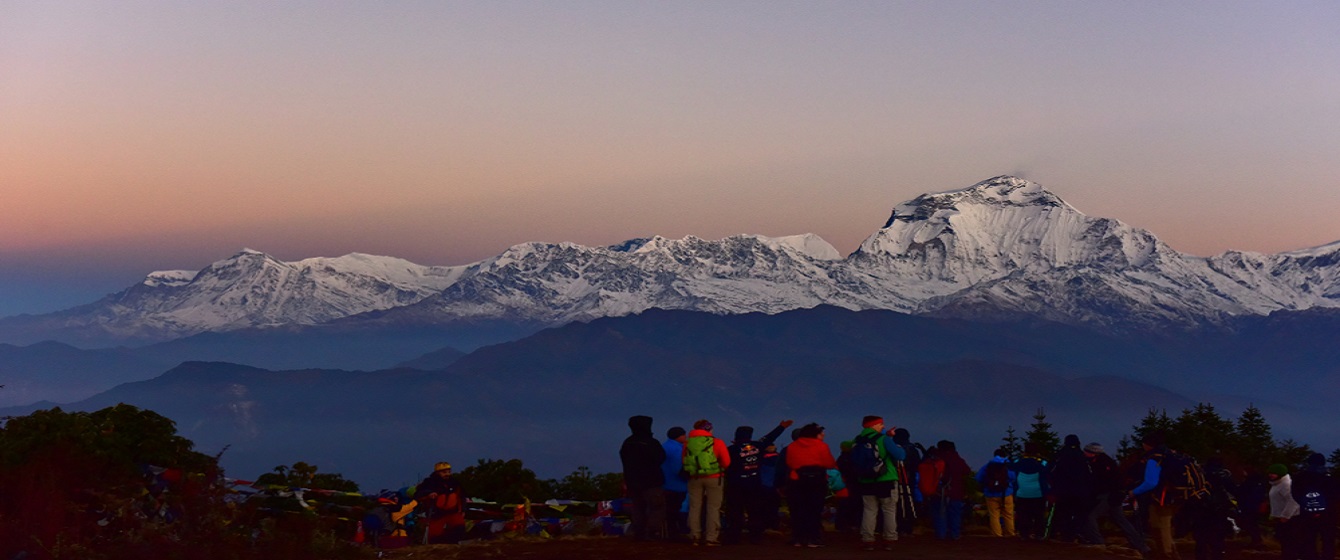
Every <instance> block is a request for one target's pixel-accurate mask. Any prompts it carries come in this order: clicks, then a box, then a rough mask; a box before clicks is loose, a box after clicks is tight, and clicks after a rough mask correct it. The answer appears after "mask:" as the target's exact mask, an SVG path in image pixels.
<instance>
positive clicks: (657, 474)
mask: <svg viewBox="0 0 1340 560" xmlns="http://www.w3.org/2000/svg"><path fill="white" fill-rule="evenodd" d="M651 422H652V418H651V417H650V416H633V417H631V418H629V419H628V428H629V429H630V430H632V432H633V434H632V435H630V436H628V438H627V439H625V440H623V446H622V447H620V448H619V460H620V461H621V462H622V463H623V482H624V486H625V487H626V488H627V489H628V497H629V499H630V500H631V501H632V506H633V511H632V517H633V528H632V529H633V538H635V539H637V540H640V541H643V540H660V539H661V538H664V536H665V535H664V534H663V531H664V529H665V473H664V471H662V465H664V463H665V448H664V447H662V446H661V442H659V441H656V436H655V435H653V434H652V431H651Z"/></svg>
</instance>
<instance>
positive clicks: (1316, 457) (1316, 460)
mask: <svg viewBox="0 0 1340 560" xmlns="http://www.w3.org/2000/svg"><path fill="white" fill-rule="evenodd" d="M1307 464H1309V465H1312V466H1314V467H1321V466H1325V465H1326V456H1325V455H1322V454H1321V453H1313V454H1311V455H1308V456H1307Z"/></svg>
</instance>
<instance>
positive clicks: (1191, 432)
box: [1167, 403, 1237, 461]
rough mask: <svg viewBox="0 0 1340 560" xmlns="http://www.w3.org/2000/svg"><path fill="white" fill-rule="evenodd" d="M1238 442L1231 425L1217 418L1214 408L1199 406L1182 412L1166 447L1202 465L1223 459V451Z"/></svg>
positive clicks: (1202, 404) (1220, 417)
mask: <svg viewBox="0 0 1340 560" xmlns="http://www.w3.org/2000/svg"><path fill="white" fill-rule="evenodd" d="M1236 439H1237V438H1236V437H1235V434H1234V429H1233V422H1231V421H1229V420H1227V419H1225V418H1224V417H1222V416H1219V413H1218V412H1216V411H1215V410H1214V405H1212V404H1209V403H1199V404H1197V405H1196V406H1195V408H1192V409H1187V410H1183V411H1182V415H1181V416H1178V417H1177V420H1174V421H1173V423H1172V428H1171V430H1169V432H1168V441H1167V443H1168V446H1169V447H1172V448H1173V449H1176V450H1178V451H1181V452H1183V453H1186V454H1188V455H1191V456H1192V457H1196V458H1197V459H1200V460H1202V461H1204V460H1206V459H1209V458H1211V457H1219V458H1222V455H1223V452H1224V451H1225V450H1231V449H1233V448H1234V444H1235V443H1236V441H1235V440H1236Z"/></svg>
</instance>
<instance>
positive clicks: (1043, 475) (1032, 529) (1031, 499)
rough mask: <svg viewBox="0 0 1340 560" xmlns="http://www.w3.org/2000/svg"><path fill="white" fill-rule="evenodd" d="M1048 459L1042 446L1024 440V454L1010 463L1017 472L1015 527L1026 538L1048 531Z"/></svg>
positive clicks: (1043, 536)
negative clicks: (1043, 454)
mask: <svg viewBox="0 0 1340 560" xmlns="http://www.w3.org/2000/svg"><path fill="white" fill-rule="evenodd" d="M1047 470H1048V469H1047V461H1046V459H1043V458H1042V447H1041V446H1039V445H1038V444H1037V443H1034V442H1027V443H1025V444H1024V456H1023V457H1022V458H1020V459H1019V460H1018V461H1015V462H1014V464H1013V465H1011V466H1010V471H1011V472H1013V473H1014V507H1015V512H1016V514H1017V517H1016V523H1015V529H1017V531H1018V533H1019V536H1020V537H1021V538H1023V539H1024V540H1042V539H1043V538H1045V536H1046V534H1047V514H1046V511H1047V494H1048V493H1050V492H1051V487H1050V485H1049V484H1048V480H1047Z"/></svg>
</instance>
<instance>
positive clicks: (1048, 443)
mask: <svg viewBox="0 0 1340 560" xmlns="http://www.w3.org/2000/svg"><path fill="white" fill-rule="evenodd" d="M1024 442H1026V443H1032V444H1035V445H1037V446H1038V450H1039V453H1040V454H1041V455H1042V458H1044V459H1049V460H1050V459H1051V458H1052V454H1054V453H1056V449H1057V448H1058V447H1061V438H1060V437H1058V436H1057V435H1056V432H1055V431H1053V430H1052V425H1051V423H1050V422H1047V412H1046V411H1045V410H1043V409H1041V408H1039V409H1038V412H1037V414H1034V415H1033V424H1032V425H1030V426H1029V427H1028V433H1026V434H1024Z"/></svg>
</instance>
